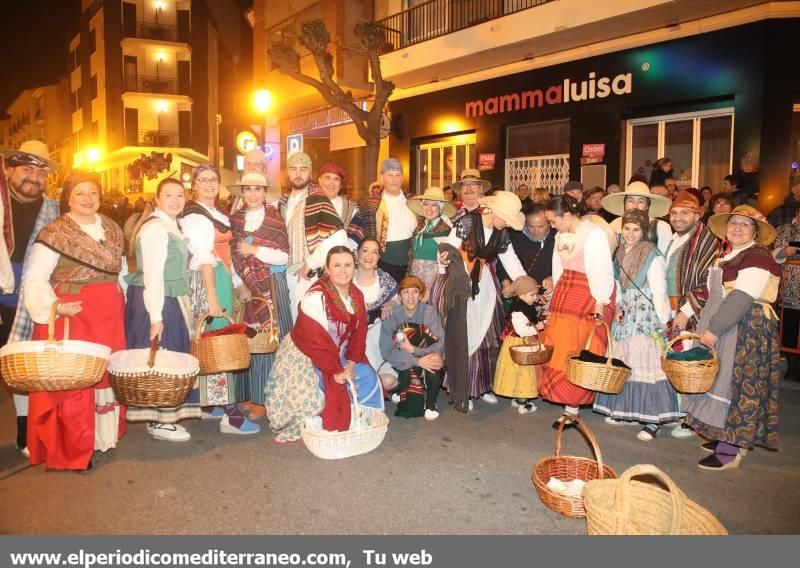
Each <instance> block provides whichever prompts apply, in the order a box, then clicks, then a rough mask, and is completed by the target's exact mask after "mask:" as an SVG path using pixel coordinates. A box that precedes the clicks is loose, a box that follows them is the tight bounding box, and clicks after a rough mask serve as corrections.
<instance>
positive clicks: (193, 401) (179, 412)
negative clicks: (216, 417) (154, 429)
mask: <svg viewBox="0 0 800 568" xmlns="http://www.w3.org/2000/svg"><path fill="white" fill-rule="evenodd" d="M161 318H162V321H163V322H164V331H163V332H162V333H161V347H162V348H163V349H168V350H169V351H177V352H179V353H188V352H189V330H187V329H186V323H185V320H184V317H183V312H182V311H181V306H180V304H179V303H178V299H177V298H171V297H165V298H164V307H163V308H162V310H161ZM125 336H126V339H127V345H128V349H146V348H148V347H150V314H148V313H147V310H146V309H145V307H144V288H143V287H142V286H128V300H127V302H126V304H125ZM187 418H200V391H199V390H198V389H197V387H196V386H195V388H193V389H192V390H191V391H190V392H189V396H188V397H187V398H186V401H185V402H184V403H183V404H182V405H180V406H177V407H174V408H138V407H133V406H129V407H128V421H130V422H142V421H146V422H160V423H162V424H174V423H175V422H177V421H179V420H185V419H187Z"/></svg>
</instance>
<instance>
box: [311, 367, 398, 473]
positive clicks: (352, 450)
mask: <svg viewBox="0 0 800 568" xmlns="http://www.w3.org/2000/svg"><path fill="white" fill-rule="evenodd" d="M347 384H348V387H349V389H350V394H351V395H352V397H353V413H354V418H355V422H358V421H359V420H360V418H361V416H362V413H364V412H366V413H368V414H367V422H368V426H366V427H364V428H361V429H353V426H352V425H351V429H350V430H346V431H344V432H329V431H327V430H313V429H311V428H308V427H307V426H306V424H305V422H304V423H303V424H301V425H300V434H301V436H302V438H303V443H304V444H305V445H306V447H307V448H308V450H309V451H310V452H311V453H312V454H314V455H315V456H317V457H318V458H322V459H324V460H339V459H344V458H351V457H353V456H359V455H361V454H366V453H367V452H371V451H372V450H374V449H375V448H377V447H378V446H380V445H381V442H383V438H384V436H386V431H387V430H388V429H389V417H388V416H386V414H384V413H383V412H381V411H380V410H377V409H375V408H370V407H363V406H361V404H359V402H358V394H357V393H356V389H355V386H354V385H353V382H352V381H351V380H350V379H348V380H347ZM351 422H353V421H352V420H351Z"/></svg>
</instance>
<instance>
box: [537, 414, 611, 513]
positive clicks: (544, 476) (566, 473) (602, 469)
mask: <svg viewBox="0 0 800 568" xmlns="http://www.w3.org/2000/svg"><path fill="white" fill-rule="evenodd" d="M570 422H574V423H575V424H576V425H577V426H578V428H579V429H580V430H582V431H583V433H584V435H585V436H586V439H587V440H588V441H589V445H590V446H591V447H592V451H593V452H594V455H595V456H596V457H597V461H595V460H592V459H589V458H581V457H576V456H562V455H561V436H562V434H563V433H564V426H565V425H566V424H568V423H570ZM551 477H555V478H556V479H560V480H561V481H572V480H573V479H580V480H582V481H586V482H588V481H591V480H593V479H614V478H615V477H617V476H616V474H615V473H614V471H613V470H612V469H611V468H610V467H608V466H607V465H603V456H602V454H601V453H600V446H598V445H597V439H596V438H595V437H594V434H593V433H592V431H591V430H590V429H589V427H588V426H587V425H586V423H585V422H584V421H583V420H581V419H580V418H578V417H577V416H573V415H571V414H565V415H564V419H563V420H562V421H561V424H559V426H558V432H557V433H556V455H554V456H549V457H546V458H542V459H540V460H539V461H538V462H536V463H535V464H534V466H533V471H531V480H532V481H533V485H534V487H535V488H536V494H537V495H538V496H539V499H541V500H542V503H544V504H545V505H547V506H548V507H549V508H550V509H552V510H553V511H555V512H556V513H561V514H562V515H564V516H566V517H574V518H579V517H584V516H586V511H585V510H584V508H583V497H573V496H571V495H564V494H562V493H559V492H558V491H555V490H553V489H551V488H550V487H548V486H547V482H548V481H550V478H551Z"/></svg>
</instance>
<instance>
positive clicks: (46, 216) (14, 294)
mask: <svg viewBox="0 0 800 568" xmlns="http://www.w3.org/2000/svg"><path fill="white" fill-rule="evenodd" d="M3 160H4V165H5V172H4V173H5V177H6V180H7V183H8V191H7V192H6V188H4V187H0V189H1V190H2V191H0V193H2V201H3V207H2V209H3V220H2V221H3V237H4V239H5V245H6V249H7V252H8V256H9V261H10V268H11V270H12V274H4V275H3V278H2V280H3V281H4V284H6V283H11V286H9V287H5V286H4V289H3V291H2V292H3V293H2V294H0V318H2V322H0V346H2V345H5V344H6V343H13V342H15V341H27V340H29V339H31V337H32V336H33V320H31V318H30V315H29V314H28V311H27V310H26V309H25V305H24V304H22V303H20V302H19V297H20V287H21V283H22V279H23V276H24V273H25V268H26V266H27V262H28V256H29V255H28V253H29V251H30V250H31V249H32V248H33V242H34V240H35V239H36V236H37V235H38V234H39V231H40V230H41V229H42V228H43V227H45V226H46V225H49V224H50V223H52V222H53V221H55V220H56V218H58V216H59V207H58V201H56V200H54V199H50V198H48V197H46V196H45V195H44V190H45V189H46V187H47V175H48V174H49V173H50V172H51V171H53V170H54V169H55V167H56V165H55V163H54V162H52V161H51V160H50V152H49V150H48V149H47V145H46V144H44V143H43V142H40V141H38V140H28V141H26V142H23V143H22V145H21V146H20V147H19V150H15V151H9V152H6V153H5V154H4V156H3ZM2 185H4V184H0V186H2ZM3 265H4V266H8V264H7V263H3ZM11 278H13V280H11ZM14 406H15V407H16V409H17V441H16V444H17V448H18V449H19V450H20V451H21V452H22V453H23V454H24V455H25V457H28V453H27V452H28V449H27V445H28V444H27V427H28V424H27V423H28V397H27V396H23V395H18V394H15V395H14Z"/></svg>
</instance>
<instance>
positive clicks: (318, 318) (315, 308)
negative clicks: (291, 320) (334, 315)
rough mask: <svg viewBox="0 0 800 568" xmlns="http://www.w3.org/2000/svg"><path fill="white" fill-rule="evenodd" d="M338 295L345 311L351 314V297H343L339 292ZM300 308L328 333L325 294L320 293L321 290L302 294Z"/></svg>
mask: <svg viewBox="0 0 800 568" xmlns="http://www.w3.org/2000/svg"><path fill="white" fill-rule="evenodd" d="M339 297H340V298H342V302H344V306H345V308H347V311H348V312H350V313H351V314H352V313H354V312H353V298H352V297H348V298H344V297H343V296H341V294H340V295H339ZM300 309H302V310H303V313H304V314H306V315H307V316H309V317H310V318H311V319H313V320H314V321H315V322H317V323H318V324H319V325H320V327H321V328H322V329H324V330H325V333H328V314H327V313H326V311H325V296H323V295H322V292H319V291H316V290H315V291H313V292H309V293H307V294H306V295H305V296H303V299H302V300H300Z"/></svg>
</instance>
